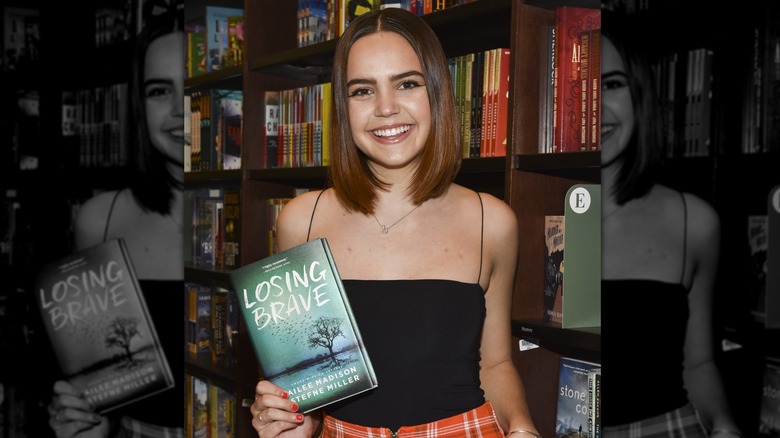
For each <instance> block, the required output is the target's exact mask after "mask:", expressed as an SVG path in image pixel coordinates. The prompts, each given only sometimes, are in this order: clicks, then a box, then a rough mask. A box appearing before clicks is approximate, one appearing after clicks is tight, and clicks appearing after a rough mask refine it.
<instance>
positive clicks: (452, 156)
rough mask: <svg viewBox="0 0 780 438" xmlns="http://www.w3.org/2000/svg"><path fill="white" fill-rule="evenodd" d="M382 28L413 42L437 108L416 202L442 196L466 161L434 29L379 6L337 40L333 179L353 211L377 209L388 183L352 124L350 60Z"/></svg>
mask: <svg viewBox="0 0 780 438" xmlns="http://www.w3.org/2000/svg"><path fill="white" fill-rule="evenodd" d="M377 32H393V33H396V34H398V35H400V36H401V37H403V38H404V39H405V40H406V41H407V42H409V44H410V45H411V46H412V49H413V50H414V51H415V53H416V54H417V59H419V60H420V65H421V67H422V74H423V77H424V80H425V89H426V90H427V93H428V101H429V102H430V107H431V132H430V135H429V137H428V140H427V141H426V144H425V146H424V148H423V151H422V154H421V157H420V159H419V167H418V168H417V171H416V173H415V175H414V177H413V181H412V184H411V186H410V189H409V193H408V195H409V196H410V197H411V199H412V202H413V203H414V204H415V205H419V204H421V203H423V202H425V201H426V200H428V199H431V198H436V197H438V196H441V195H442V194H443V193H444V192H445V191H446V189H447V187H448V186H449V184H450V183H451V182H452V181H453V180H454V179H455V177H456V176H457V174H458V170H459V169H460V164H461V159H462V156H461V153H462V151H461V147H460V145H461V138H460V133H459V131H458V128H457V126H458V122H457V120H458V115H457V113H456V111H455V98H454V93H453V89H452V79H451V78H450V71H449V66H448V63H447V58H446V56H445V54H444V49H442V46H441V43H440V42H439V39H438V38H437V36H436V34H435V33H434V32H433V30H432V29H431V28H430V27H429V26H428V25H427V24H426V23H425V22H424V21H423V20H422V19H420V18H419V17H417V16H416V15H414V14H412V13H411V12H408V11H406V10H404V9H399V8H388V9H381V10H373V11H370V12H367V13H365V14H362V15H360V16H358V17H357V18H356V19H355V20H353V21H352V22H351V23H349V26H347V29H346V30H345V32H344V34H343V35H342V36H341V38H340V39H339V42H338V43H337V45H336V53H335V56H334V60H333V84H332V89H333V96H332V97H333V108H334V110H333V113H332V114H333V116H332V117H333V118H332V126H333V127H332V139H333V141H332V145H333V153H332V161H331V165H330V172H329V179H330V184H331V186H332V187H333V188H334V189H335V190H336V195H337V197H338V199H339V200H340V201H341V203H342V204H343V205H344V206H345V207H346V208H347V209H348V210H352V211H359V212H362V213H366V214H370V213H373V211H374V202H375V200H376V196H377V190H387V183H386V182H384V181H381V180H380V179H379V178H378V177H377V176H376V175H374V174H373V173H372V172H371V170H370V168H369V166H368V160H367V158H366V156H365V155H364V154H363V153H362V152H360V150H359V149H358V148H357V147H356V146H355V140H354V139H353V137H352V133H351V131H350V125H349V109H348V108H349V101H348V91H347V79H348V78H347V64H348V61H349V52H350V49H351V48H352V45H353V44H355V42H356V41H357V40H359V39H360V38H363V37H365V36H367V35H371V34H374V33H377Z"/></svg>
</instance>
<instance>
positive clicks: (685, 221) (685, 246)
mask: <svg viewBox="0 0 780 438" xmlns="http://www.w3.org/2000/svg"><path fill="white" fill-rule="evenodd" d="M680 197H681V198H682V203H683V263H682V274H681V275H680V284H685V283H684V281H685V260H686V259H687V258H688V204H686V203H685V194H684V193H682V192H680Z"/></svg>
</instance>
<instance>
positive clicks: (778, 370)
mask: <svg viewBox="0 0 780 438" xmlns="http://www.w3.org/2000/svg"><path fill="white" fill-rule="evenodd" d="M778 435H780V358H773V357H767V358H766V359H765V361H764V379H763V383H762V385H761V412H760V414H759V426H758V436H759V437H760V438H769V437H776V436H778Z"/></svg>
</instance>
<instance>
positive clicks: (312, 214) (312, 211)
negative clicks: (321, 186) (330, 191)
mask: <svg viewBox="0 0 780 438" xmlns="http://www.w3.org/2000/svg"><path fill="white" fill-rule="evenodd" d="M325 190H327V189H325ZM325 190H323V191H321V192H320V194H319V195H317V200H316V201H314V208H312V209H311V219H309V232H308V233H306V241H307V242H308V241H309V239H310V238H311V224H312V223H313V222H314V211H315V210H317V204H319V202H320V196H322V194H323V193H325Z"/></svg>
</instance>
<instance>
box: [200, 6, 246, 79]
mask: <svg viewBox="0 0 780 438" xmlns="http://www.w3.org/2000/svg"><path fill="white" fill-rule="evenodd" d="M243 15H244V9H243V8H228V7H223V6H206V56H207V59H208V60H207V62H206V65H207V68H208V71H210V72H211V71H217V70H221V69H223V68H225V67H227V66H228V65H229V64H228V52H229V48H230V38H229V28H230V25H229V24H228V17H241V16H243Z"/></svg>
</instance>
